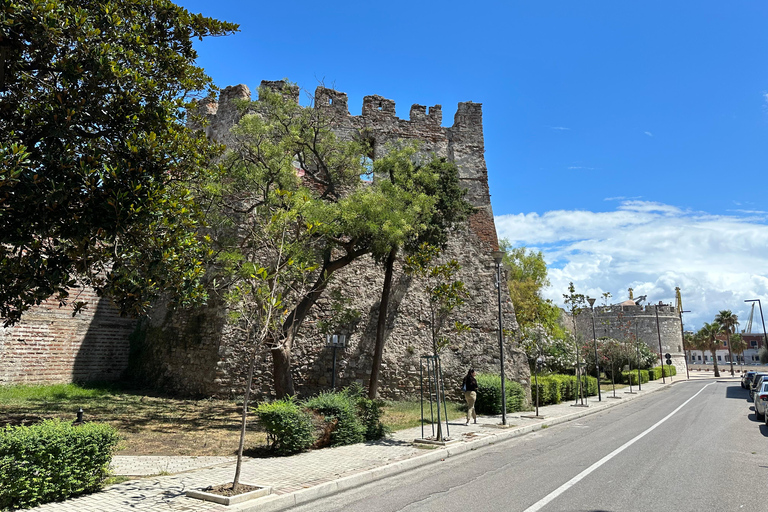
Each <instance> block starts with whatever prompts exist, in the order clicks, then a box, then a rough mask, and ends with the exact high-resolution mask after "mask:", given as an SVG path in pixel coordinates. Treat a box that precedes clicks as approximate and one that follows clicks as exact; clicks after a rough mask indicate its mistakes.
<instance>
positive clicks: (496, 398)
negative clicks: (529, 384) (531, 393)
mask: <svg viewBox="0 0 768 512" xmlns="http://www.w3.org/2000/svg"><path fill="white" fill-rule="evenodd" d="M476 378H477V401H476V402H475V412H477V413H478V414H493V415H496V414H501V376H500V375H493V374H486V373H479V374H477V377H476ZM504 391H505V392H506V394H507V412H516V411H522V410H523V409H525V407H526V403H525V389H523V386H521V385H520V384H519V383H517V382H515V381H513V380H506V382H505V383H504Z"/></svg>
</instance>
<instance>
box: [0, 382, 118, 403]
mask: <svg viewBox="0 0 768 512" xmlns="http://www.w3.org/2000/svg"><path fill="white" fill-rule="evenodd" d="M115 392H117V388H115V386H114V385H107V384H105V385H98V384H96V385H90V386H87V387H85V386H80V385H77V384H51V385H48V386H1V387H0V402H2V403H5V404H8V403H14V402H15V403H19V402H25V401H40V400H42V401H58V400H75V399H80V398H96V397H105V396H110V395H113V394H114V393H115Z"/></svg>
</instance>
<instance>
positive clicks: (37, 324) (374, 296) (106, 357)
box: [0, 82, 530, 398]
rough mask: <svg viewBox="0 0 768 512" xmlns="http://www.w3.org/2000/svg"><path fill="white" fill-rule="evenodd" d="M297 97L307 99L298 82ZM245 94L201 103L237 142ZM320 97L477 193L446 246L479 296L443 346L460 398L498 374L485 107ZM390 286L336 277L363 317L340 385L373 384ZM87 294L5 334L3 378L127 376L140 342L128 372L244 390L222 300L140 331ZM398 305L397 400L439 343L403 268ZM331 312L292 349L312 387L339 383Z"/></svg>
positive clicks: (371, 273) (393, 380)
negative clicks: (327, 338)
mask: <svg viewBox="0 0 768 512" xmlns="http://www.w3.org/2000/svg"><path fill="white" fill-rule="evenodd" d="M264 85H267V86H278V85H280V83H279V82H264ZM294 96H295V99H297V100H298V89H295V90H294ZM237 99H245V100H249V99H250V91H249V90H248V88H247V87H246V86H244V85H239V86H236V87H228V88H226V89H225V90H224V91H222V93H221V95H220V98H219V101H218V102H211V103H207V104H205V105H202V107H203V108H205V109H206V111H207V113H208V117H209V120H210V124H209V125H208V126H207V127H206V131H207V133H208V134H209V136H211V137H213V138H216V139H218V140H221V141H223V142H226V140H227V134H228V130H229V129H230V128H231V127H232V126H233V125H234V124H235V123H236V122H237V120H238V119H239V115H240V114H239V112H238V109H237V108H236V107H235V105H234V100H237ZM315 99H316V105H317V108H322V109H326V111H327V112H328V113H329V114H331V117H332V119H333V123H334V126H335V130H336V132H337V133H338V135H339V136H340V137H356V136H364V137H366V138H367V139H368V140H369V141H370V142H372V144H373V150H374V154H373V157H374V158H377V157H380V156H381V155H382V154H383V152H384V151H385V146H386V143H387V142H390V141H395V140H397V139H407V140H417V141H420V142H421V143H422V145H423V146H422V147H423V150H424V151H428V152H432V153H434V154H436V155H438V156H444V157H446V158H448V159H449V160H452V161H454V162H455V163H456V164H457V166H458V167H459V171H460V179H461V182H462V183H463V185H464V186H465V187H466V188H467V190H468V200H469V201H470V202H471V203H472V204H473V205H474V206H475V207H476V209H477V210H476V213H475V214H474V215H473V216H472V218H471V219H470V222H469V225H468V227H466V228H464V229H462V230H460V231H458V232H456V233H454V234H453V235H452V236H451V238H450V242H449V244H448V248H447V251H446V256H447V257H449V258H456V259H458V260H459V262H460V263H461V265H462V270H461V274H460V278H461V279H462V280H463V281H464V282H465V283H466V285H467V288H468V290H469V293H470V297H469V299H468V301H467V304H466V305H465V306H464V308H463V309H462V310H461V311H460V312H459V314H458V315H457V316H460V317H461V319H462V320H463V321H465V322H466V323H468V324H469V325H470V326H471V327H472V330H471V331H470V332H469V333H466V334H463V335H461V336H458V337H456V339H455V340H453V343H451V345H450V346H449V347H448V348H446V349H445V351H444V353H443V365H444V370H445V382H446V387H447V389H448V390H449V391H453V392H454V394H455V395H458V388H459V386H460V382H461V379H462V377H463V375H464V373H465V372H466V370H467V368H468V367H469V366H474V367H475V368H477V369H478V370H480V371H489V372H498V368H499V347H498V319H497V299H496V288H495V283H494V281H495V277H494V276H495V265H494V263H493V261H492V259H491V256H490V252H491V251H492V250H493V249H495V248H497V246H498V241H497V239H496V228H495V225H494V221H493V212H492V209H491V203H490V194H489V190H488V180H487V169H486V165H485V158H484V151H485V149H484V140H483V127H482V106H481V105H480V104H478V103H471V102H468V103H460V104H459V106H458V109H457V111H456V114H455V116H454V122H453V125H452V126H451V127H443V126H442V110H441V107H440V106H439V105H435V106H433V107H430V108H429V109H427V107H425V106H421V105H413V106H412V107H411V110H410V119H409V120H404V119H399V118H397V116H396V115H395V103H394V102H393V101H392V100H388V99H386V98H382V97H380V96H367V97H365V99H364V100H363V111H362V115H360V116H351V115H350V114H349V112H348V109H347V96H346V95H345V94H343V93H340V92H338V91H334V90H331V89H327V88H323V87H319V88H318V89H317V90H316V93H315ZM382 282H383V269H381V268H380V267H377V266H376V264H375V263H374V262H373V261H372V260H371V259H365V260H363V261H359V262H357V263H355V264H353V265H351V266H349V267H348V268H346V269H344V270H343V271H342V272H339V273H338V274H336V275H335V280H334V285H333V286H334V287H336V288H338V289H340V290H341V291H342V292H343V294H344V295H345V296H346V297H350V298H352V299H353V300H354V304H353V305H354V306H355V307H356V308H357V309H359V310H360V311H361V312H362V313H363V319H362V321H361V324H360V327H359V329H358V331H357V332H356V333H355V334H353V335H352V337H351V339H350V341H349V345H348V347H347V349H345V350H344V351H341V352H339V353H337V356H338V361H337V379H336V382H337V385H338V386H345V385H348V384H351V383H354V382H359V383H361V384H363V385H365V384H366V383H367V381H368V378H369V375H370V368H371V354H372V352H373V344H374V338H375V332H376V320H377V311H378V301H379V296H380V293H381V287H382ZM330 291H331V290H328V292H330ZM328 292H327V293H328ZM84 293H85V294H86V295H88V297H86V298H85V299H83V300H88V301H89V303H90V304H91V306H90V307H89V308H88V309H87V310H86V311H85V312H84V313H82V314H80V315H78V316H76V317H74V318H73V317H72V316H71V310H70V309H69V308H59V307H58V303H57V302H56V301H53V300H52V301H48V302H47V303H45V304H43V305H42V306H40V307H38V308H34V309H33V310H31V311H30V312H29V313H28V314H26V315H25V317H24V319H23V320H22V322H20V323H19V324H18V325H16V326H14V327H11V328H7V329H2V330H0V384H9V383H44V382H70V381H73V380H114V379H117V378H119V377H121V376H122V375H123V374H124V372H125V370H126V368H127V367H128V360H129V339H131V337H132V338H133V342H132V345H131V347H130V349H131V350H130V351H131V354H132V364H131V368H130V370H129V371H130V373H131V375H132V376H133V377H137V378H140V379H143V380H144V381H145V382H146V383H147V384H153V385H156V386H158V387H161V388H166V389H168V390H169V391H176V392H180V393H183V394H188V395H229V394H235V393H241V392H242V390H243V388H244V377H245V376H244V373H245V365H244V364H243V362H242V358H243V351H242V349H241V347H240V346H239V343H238V341H239V340H238V338H237V335H236V334H235V333H234V332H233V331H232V329H231V328H230V327H229V326H228V325H227V323H226V321H225V310H224V308H223V307H222V306H221V305H220V304H210V305H209V306H208V307H206V308H201V309H198V310H195V311H186V312H171V311H166V310H165V309H163V308H162V307H158V308H157V309H156V310H155V311H153V314H152V316H151V318H149V319H146V320H144V321H142V322H141V324H140V328H139V329H137V330H136V331H134V328H135V326H136V322H135V321H133V320H131V319H126V318H120V317H119V315H118V314H117V311H116V309H115V308H114V307H113V306H112V305H111V304H110V303H109V301H108V300H107V299H103V298H102V299H100V298H98V297H96V296H95V294H93V293H92V292H89V291H86V292H84ZM502 293H503V301H504V304H503V310H504V328H505V329H514V328H515V327H516V322H515V319H514V310H513V308H512V305H511V303H510V301H509V296H508V294H507V290H506V287H504V288H502ZM81 299H82V297H81ZM391 300H392V304H391V305H390V313H389V317H388V319H387V340H386V346H385V349H384V358H383V365H382V372H381V384H380V393H381V394H382V396H384V397H393V398H394V397H402V396H408V395H410V396H414V395H416V394H417V393H418V385H419V362H420V357H419V356H421V355H423V354H427V353H429V352H430V346H431V342H430V340H429V338H428V334H429V329H428V322H427V318H428V317H427V313H426V309H425V308H424V305H425V297H423V296H422V294H421V292H420V286H419V285H418V283H414V282H411V281H410V280H409V279H408V278H407V277H406V276H404V275H403V274H402V272H400V270H399V269H397V272H396V274H395V279H394V282H393V289H392V299H391ZM326 314H328V303H327V301H324V300H321V301H320V302H319V303H318V304H317V305H316V306H315V310H314V315H315V316H314V317H313V318H310V319H308V321H307V322H306V323H305V326H304V334H303V338H302V339H300V340H298V342H297V343H296V346H295V347H294V350H293V354H292V358H293V372H294V379H295V382H296V384H297V388H298V390H299V391H300V392H301V393H302V394H309V393H314V392H317V391H320V390H326V389H328V388H329V387H330V381H331V372H330V369H331V356H332V353H331V349H328V348H325V347H324V339H323V337H322V336H321V335H320V334H319V333H318V332H317V329H316V326H315V324H316V321H317V320H318V319H319V318H322V317H323V316H324V315H326ZM132 333H133V336H131V334H132ZM505 353H506V358H505V359H506V361H505V368H506V371H507V375H508V376H509V377H510V378H512V379H515V380H517V381H519V382H521V383H523V384H524V385H526V387H528V380H529V377H530V374H529V371H528V365H527V363H526V360H525V357H524V356H523V355H522V354H521V353H520V352H519V351H517V350H515V349H514V348H513V347H512V345H511V344H509V343H507V344H506V346H505ZM255 386H256V389H257V390H258V391H260V392H261V396H262V397H264V396H268V395H269V394H270V393H271V390H272V375H271V358H270V356H269V353H268V352H267V351H266V350H264V351H263V352H261V353H260V354H259V365H258V368H257V371H256V377H255Z"/></svg>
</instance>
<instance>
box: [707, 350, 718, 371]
mask: <svg viewBox="0 0 768 512" xmlns="http://www.w3.org/2000/svg"><path fill="white" fill-rule="evenodd" d="M709 353H710V354H712V365H713V366H714V367H715V378H719V377H720V370H719V369H718V368H717V358H716V357H715V350H710V351H709Z"/></svg>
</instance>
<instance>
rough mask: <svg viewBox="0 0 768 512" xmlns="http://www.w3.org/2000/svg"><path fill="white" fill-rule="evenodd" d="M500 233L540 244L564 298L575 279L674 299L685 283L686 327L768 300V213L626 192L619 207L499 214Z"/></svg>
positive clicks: (553, 293) (586, 287)
mask: <svg viewBox="0 0 768 512" xmlns="http://www.w3.org/2000/svg"><path fill="white" fill-rule="evenodd" d="M496 226H497V230H498V233H499V237H501V238H506V239H508V240H509V241H510V242H511V243H512V245H513V246H520V245H525V246H527V247H530V248H534V249H537V250H541V251H542V252H543V253H544V257H545V259H546V261H547V264H548V266H549V278H550V281H551V286H550V287H549V288H548V289H547V290H546V292H545V296H546V297H547V298H550V299H552V300H553V301H554V302H555V303H557V304H562V294H563V293H565V292H566V291H567V288H568V283H569V282H570V281H573V283H574V284H575V286H576V289H577V291H578V292H580V293H584V294H587V295H590V296H592V297H599V296H600V295H601V294H602V293H603V292H610V293H611V294H612V295H613V297H614V299H616V301H617V302H618V301H620V300H624V299H626V298H627V288H630V287H632V288H633V289H634V293H635V297H637V296H639V295H648V300H649V301H651V302H658V301H660V300H661V301H664V302H665V303H674V299H675V287H676V286H679V287H680V288H681V293H682V297H683V305H684V307H685V309H686V310H690V311H691V313H688V314H687V315H686V317H685V322H686V328H688V327H691V328H693V327H695V328H698V327H701V325H702V324H703V322H711V321H712V320H713V318H714V316H715V314H717V312H718V311H720V310H722V309H730V310H732V311H733V312H734V313H736V314H738V315H739V317H740V318H741V319H742V320H744V321H746V317H747V315H748V304H744V299H753V298H760V299H763V298H765V299H766V300H768V250H767V248H768V215H766V214H764V213H762V212H757V211H755V212H749V213H748V214H744V215H711V214H708V213H705V212H693V211H687V210H683V209H681V208H678V207H676V206H672V205H667V204H662V203H655V202H650V201H638V200H625V201H623V202H621V203H620V205H619V206H618V207H617V208H616V209H615V210H614V211H608V212H591V211H580V210H577V211H564V210H558V211H550V212H546V213H544V214H543V215H539V214H537V213H529V214H518V215H501V216H498V217H496Z"/></svg>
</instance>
